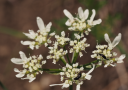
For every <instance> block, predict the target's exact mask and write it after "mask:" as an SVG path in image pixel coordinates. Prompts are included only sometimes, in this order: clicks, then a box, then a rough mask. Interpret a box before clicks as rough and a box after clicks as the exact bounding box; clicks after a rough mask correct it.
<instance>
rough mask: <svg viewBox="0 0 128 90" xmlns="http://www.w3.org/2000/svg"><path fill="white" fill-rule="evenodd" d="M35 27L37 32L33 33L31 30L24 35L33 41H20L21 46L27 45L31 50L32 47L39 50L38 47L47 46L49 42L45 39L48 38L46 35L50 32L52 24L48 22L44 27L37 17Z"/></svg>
mask: <svg viewBox="0 0 128 90" xmlns="http://www.w3.org/2000/svg"><path fill="white" fill-rule="evenodd" d="M37 25H38V27H39V30H38V31H37V32H34V31H33V30H29V33H24V34H25V35H26V36H27V37H28V38H30V39H33V40H34V41H21V44H23V45H29V47H30V48H31V49H32V50H33V49H34V47H35V48H36V49H39V47H40V46H41V45H42V44H45V46H47V45H48V43H51V40H50V39H47V38H48V33H49V32H50V28H51V25H52V23H51V22H50V23H49V24H48V25H47V26H46V27H45V25H44V22H43V20H42V19H41V18H40V17H37ZM53 35H55V33H51V34H50V36H53Z"/></svg>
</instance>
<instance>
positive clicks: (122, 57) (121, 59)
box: [115, 54, 126, 63]
mask: <svg viewBox="0 0 128 90" xmlns="http://www.w3.org/2000/svg"><path fill="white" fill-rule="evenodd" d="M125 57H126V55H125V54H122V55H121V56H120V57H119V58H116V59H115V60H116V61H117V63H123V59H124V58H125Z"/></svg>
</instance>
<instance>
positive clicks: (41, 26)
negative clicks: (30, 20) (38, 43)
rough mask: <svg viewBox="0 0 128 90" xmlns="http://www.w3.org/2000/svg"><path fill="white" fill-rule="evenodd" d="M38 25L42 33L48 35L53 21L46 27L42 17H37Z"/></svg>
mask: <svg viewBox="0 0 128 90" xmlns="http://www.w3.org/2000/svg"><path fill="white" fill-rule="evenodd" d="M37 25H38V27H39V31H38V32H40V33H41V34H42V35H44V36H46V35H47V34H48V32H50V28H51V26H52V23H51V22H49V23H48V25H47V26H46V27H45V25H44V22H43V20H42V19H41V18H40V17H37Z"/></svg>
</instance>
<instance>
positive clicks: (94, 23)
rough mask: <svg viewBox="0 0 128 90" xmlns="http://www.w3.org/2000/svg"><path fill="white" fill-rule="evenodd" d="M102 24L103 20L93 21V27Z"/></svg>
mask: <svg viewBox="0 0 128 90" xmlns="http://www.w3.org/2000/svg"><path fill="white" fill-rule="evenodd" d="M101 22H102V20H101V19H98V20H95V21H93V25H97V24H100V23H101Z"/></svg>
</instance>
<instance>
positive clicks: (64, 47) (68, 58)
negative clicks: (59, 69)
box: [64, 46, 71, 65]
mask: <svg viewBox="0 0 128 90" xmlns="http://www.w3.org/2000/svg"><path fill="white" fill-rule="evenodd" d="M64 50H66V48H65V46H64ZM66 57H67V59H68V63H69V64H70V65H71V62H70V60H69V57H68V54H66Z"/></svg>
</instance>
